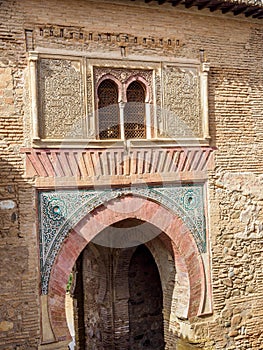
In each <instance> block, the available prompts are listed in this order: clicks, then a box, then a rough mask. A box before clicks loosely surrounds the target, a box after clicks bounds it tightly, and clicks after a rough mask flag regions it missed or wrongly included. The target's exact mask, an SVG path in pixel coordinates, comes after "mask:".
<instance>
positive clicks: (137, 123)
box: [98, 79, 146, 139]
mask: <svg viewBox="0 0 263 350" xmlns="http://www.w3.org/2000/svg"><path fill="white" fill-rule="evenodd" d="M119 93H120V91H119V89H118V86H117V84H116V83H115V82H114V81H113V80H111V79H106V80H103V81H102V82H101V83H100V85H99V87H98V108H99V111H98V119H99V120H98V125H99V138H100V139H115V138H121V135H124V137H125V139H132V138H140V139H142V138H145V137H146V123H145V86H143V84H142V83H141V82H139V81H133V82H131V83H130V84H129V85H128V87H127V89H126V91H125V94H126V102H125V107H124V110H123V111H122V110H120V107H119V104H118V102H119Z"/></svg>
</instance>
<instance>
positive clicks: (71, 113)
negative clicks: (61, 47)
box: [38, 55, 86, 140]
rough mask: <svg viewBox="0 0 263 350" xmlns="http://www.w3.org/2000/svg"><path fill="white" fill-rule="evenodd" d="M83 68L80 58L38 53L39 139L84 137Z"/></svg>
mask: <svg viewBox="0 0 263 350" xmlns="http://www.w3.org/2000/svg"><path fill="white" fill-rule="evenodd" d="M83 70H84V67H83V60H82V58H78V57H60V56H45V55H40V56H39V59H38V103H39V113H40V121H41V122H40V123H39V134H40V137H41V138H42V139H48V140H53V139H55V140H56V139H83V138H85V137H86V135H85V132H84V130H85V129H86V123H85V94H84V91H85V81H84V79H83Z"/></svg>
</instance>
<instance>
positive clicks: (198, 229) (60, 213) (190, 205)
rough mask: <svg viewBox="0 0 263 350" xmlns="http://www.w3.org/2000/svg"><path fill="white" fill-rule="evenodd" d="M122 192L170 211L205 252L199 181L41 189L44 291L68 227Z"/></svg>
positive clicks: (201, 250) (40, 226)
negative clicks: (177, 217)
mask: <svg viewBox="0 0 263 350" xmlns="http://www.w3.org/2000/svg"><path fill="white" fill-rule="evenodd" d="M124 195H134V196H139V197H144V198H147V199H149V200H153V201H155V202H157V203H159V204H160V205H161V206H163V207H165V208H167V209H168V210H170V211H172V212H173V213H174V214H175V215H177V216H179V217H180V218H181V219H182V220H183V222H184V223H185V224H186V226H187V227H188V228H189V230H190V231H191V233H192V234H193V237H194V239H195V242H196V244H197V246H198V249H199V251H200V253H205V252H206V221H205V206H204V188H203V185H202V184H192V185H169V186H168V185H167V186H154V187H128V188H117V189H115V188H114V189H90V190H87V189H85V190H56V191H40V192H39V204H38V205H39V236H40V237H39V238H40V240H39V241H40V267H41V282H42V293H43V294H47V292H48V283H49V276H50V272H51V268H52V265H53V263H54V260H55V258H56V255H57V254H58V251H59V249H60V247H61V245H62V243H63V241H64V239H65V238H66V237H67V235H68V234H69V231H70V229H71V228H73V227H74V226H75V225H76V224H77V223H78V222H79V221H80V220H81V219H82V218H84V217H85V215H87V214H88V213H90V212H91V211H92V210H94V209H95V208H97V207H99V206H100V205H102V204H103V203H106V202H108V201H110V200H112V199H115V198H118V197H121V196H124Z"/></svg>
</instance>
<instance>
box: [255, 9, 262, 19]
mask: <svg viewBox="0 0 263 350" xmlns="http://www.w3.org/2000/svg"><path fill="white" fill-rule="evenodd" d="M262 15H263V9H261V10H259V11H258V12H257V13H256V14H254V15H253V16H252V18H259V17H260V16H262Z"/></svg>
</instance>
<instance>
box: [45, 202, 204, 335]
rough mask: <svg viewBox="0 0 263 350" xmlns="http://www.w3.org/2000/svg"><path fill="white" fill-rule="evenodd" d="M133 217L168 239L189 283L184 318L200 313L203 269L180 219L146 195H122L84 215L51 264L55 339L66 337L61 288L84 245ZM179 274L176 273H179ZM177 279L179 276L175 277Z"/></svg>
mask: <svg viewBox="0 0 263 350" xmlns="http://www.w3.org/2000/svg"><path fill="white" fill-rule="evenodd" d="M128 218H136V219H139V220H142V221H145V222H148V223H151V224H152V225H154V226H156V227H157V228H158V229H160V232H161V231H162V232H164V233H165V234H166V238H168V237H169V239H170V240H171V241H172V246H173V249H174V257H175V265H176V271H177V273H178V274H179V275H180V273H182V274H183V275H184V276H185V274H187V278H188V284H189V286H190V298H189V302H188V310H187V311H188V312H187V315H188V317H191V316H196V315H199V314H201V313H202V310H203V307H204V299H205V285H206V283H205V272H204V266H203V261H202V257H201V255H200V253H199V251H198V248H197V245H196V243H195V241H194V238H193V236H192V234H191V232H190V231H189V229H188V228H187V226H186V225H185V224H184V223H183V221H182V219H181V218H180V217H178V216H176V215H175V214H174V213H172V212H170V211H169V210H167V209H166V208H164V207H162V206H160V205H159V204H158V203H155V202H153V201H150V200H148V199H146V198H140V197H136V196H126V197H122V198H118V199H115V200H112V201H110V202H108V203H105V205H103V206H101V207H99V208H97V209H95V210H94V211H93V212H92V213H90V214H88V215H86V216H85V217H84V218H83V219H82V220H81V221H80V222H79V223H78V224H77V226H76V227H74V229H73V230H72V231H71V232H70V234H69V235H68V237H67V239H66V240H65V241H64V243H63V245H62V247H61V249H60V251H59V254H58V256H57V258H56V261H55V263H54V265H53V267H52V271H51V275H50V281H49V291H48V309H49V318H50V323H51V327H52V330H53V332H54V336H55V338H56V340H57V341H60V340H61V341H62V340H66V339H70V336H69V332H68V328H67V324H66V316H65V291H66V284H67V281H68V276H69V274H70V272H71V270H72V267H73V265H74V263H75V261H76V260H77V258H78V256H79V254H80V253H81V251H82V250H83V249H84V248H85V246H86V245H87V244H88V243H89V242H90V241H91V240H92V239H93V238H94V237H96V235H97V234H98V233H100V232H101V231H102V230H103V229H104V228H106V227H108V226H109V225H112V224H114V223H116V222H119V221H121V220H125V219H128ZM179 277H180V276H179ZM179 280H180V278H179Z"/></svg>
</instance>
